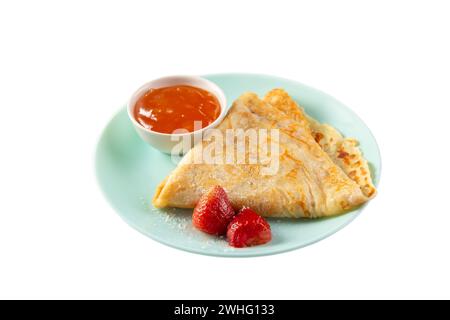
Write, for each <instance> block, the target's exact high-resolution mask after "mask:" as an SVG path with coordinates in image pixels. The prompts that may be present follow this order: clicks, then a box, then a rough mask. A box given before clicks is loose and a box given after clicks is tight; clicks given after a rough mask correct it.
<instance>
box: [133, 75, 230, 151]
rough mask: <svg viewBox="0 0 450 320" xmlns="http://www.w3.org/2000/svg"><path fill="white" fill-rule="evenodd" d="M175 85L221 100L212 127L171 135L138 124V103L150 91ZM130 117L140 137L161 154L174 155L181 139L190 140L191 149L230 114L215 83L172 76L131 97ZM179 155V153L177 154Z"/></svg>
mask: <svg viewBox="0 0 450 320" xmlns="http://www.w3.org/2000/svg"><path fill="white" fill-rule="evenodd" d="M175 85H189V86H193V87H197V88H200V89H204V90H207V91H209V92H211V93H212V94H214V95H215V96H216V97H217V100H219V104H220V114H219V117H218V118H217V119H216V120H214V122H212V123H211V124H210V125H208V126H206V127H204V128H202V129H200V130H196V131H193V132H189V133H181V134H171V133H161V132H156V131H152V130H149V129H146V128H144V127H143V126H141V125H140V124H139V122H137V120H136V119H135V118H134V116H133V114H134V107H135V105H136V101H137V100H138V99H139V98H140V97H141V96H142V95H143V94H144V93H145V92H147V91H148V90H150V89H152V88H154V89H157V88H162V87H170V86H175ZM127 109H128V116H129V117H130V120H131V122H132V123H133V125H134V128H135V129H136V131H137V133H138V134H139V136H140V137H141V138H142V140H144V141H145V142H147V143H148V144H150V145H151V146H152V147H154V148H156V149H158V150H159V151H161V152H164V153H172V151H173V150H174V147H175V146H176V145H179V143H180V141H181V139H183V138H190V141H191V142H192V143H191V145H190V146H191V147H192V145H193V142H194V141H199V139H201V136H202V134H203V132H204V131H205V130H207V129H211V128H214V127H215V126H217V125H218V124H219V123H221V122H222V120H223V118H224V117H225V115H226V114H227V112H228V109H227V100H226V98H225V94H224V92H223V91H222V89H220V88H219V87H218V86H217V85H216V84H215V83H213V82H211V81H209V80H207V79H204V78H201V77H197V76H170V77H163V78H159V79H156V80H152V81H150V82H147V83H146V84H144V85H143V86H141V87H140V88H139V89H138V90H136V92H135V93H134V94H133V95H132V96H131V98H130V100H129V102H128V105H127ZM184 151H187V150H184ZM175 153H179V152H175Z"/></svg>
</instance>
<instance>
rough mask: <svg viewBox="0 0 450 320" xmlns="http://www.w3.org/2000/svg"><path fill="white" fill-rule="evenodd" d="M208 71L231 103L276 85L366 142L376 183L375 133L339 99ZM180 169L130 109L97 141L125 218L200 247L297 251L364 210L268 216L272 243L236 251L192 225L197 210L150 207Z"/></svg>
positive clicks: (187, 246)
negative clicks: (139, 127)
mask: <svg viewBox="0 0 450 320" xmlns="http://www.w3.org/2000/svg"><path fill="white" fill-rule="evenodd" d="M205 77H206V78H208V79H209V80H211V81H213V82H215V83H216V84H217V85H219V86H220V87H221V88H222V89H223V90H224V92H225V94H226V97H227V100H228V101H229V104H231V103H232V101H234V100H235V99H236V98H237V97H238V96H239V95H241V94H242V93H243V92H246V91H253V92H256V93H257V94H258V95H260V96H263V95H264V94H265V93H266V92H267V91H269V90H270V89H273V88H284V89H285V90H286V91H287V92H288V93H289V94H290V95H291V96H292V97H293V98H294V99H295V100H296V101H297V102H298V103H299V104H300V105H302V106H303V107H304V108H305V110H306V112H307V113H308V114H309V115H311V116H312V117H314V118H316V119H317V120H319V121H320V122H325V123H329V124H331V125H332V126H334V127H335V128H337V129H339V130H340V131H341V132H342V133H343V134H344V135H345V136H351V137H355V138H356V139H358V140H359V141H360V146H361V149H362V151H363V153H364V156H365V157H366V159H367V160H368V161H369V163H370V167H371V170H372V177H373V179H374V183H375V185H377V184H378V181H379V178H380V169H381V162H380V153H379V150H378V146H377V143H376V141H375V138H374V137H373V135H372V134H371V132H370V130H369V129H368V128H367V127H366V125H365V124H364V123H363V122H362V121H361V119H360V118H359V117H358V116H357V115H356V114H355V113H353V112H352V111H351V110H350V109H349V108H347V107H346V106H345V105H343V104H342V103H340V102H339V101H337V100H336V99H334V98H332V97H330V96H329V95H327V94H325V93H323V92H320V91H318V90H315V89H313V88H310V87H308V86H305V85H303V84H301V83H298V82H295V81H291V80H287V79H282V78H277V77H272V76H266V75H255V74H214V75H208V76H205ZM174 167H175V165H174V164H173V163H172V161H171V159H170V156H168V155H166V154H163V153H161V152H159V151H158V150H155V149H153V148H152V147H151V146H149V145H147V144H146V143H144V142H143V141H142V140H141V139H140V138H139V137H138V135H137V134H136V132H135V131H134V128H133V126H132V124H131V122H130V121H129V119H128V117H127V113H126V110H125V108H123V109H122V110H121V111H120V112H119V113H118V114H116V115H115V116H114V117H113V118H112V120H111V121H110V122H109V124H108V125H107V127H106V128H105V130H104V132H103V134H102V136H101V138H100V141H99V143H98V146H97V154H96V171H97V177H98V181H99V184H100V187H101V189H102V190H103V192H104V194H105V196H106V198H107V199H108V201H109V202H110V203H111V205H112V206H113V207H114V209H115V210H116V211H117V213H118V214H119V215H120V216H121V217H122V218H123V220H125V221H126V222H127V223H128V224H129V225H130V226H132V227H133V228H135V229H136V230H138V231H140V232H141V233H143V234H145V235H147V236H148V237H150V238H152V239H154V240H156V241H159V242H161V243H163V244H166V245H168V246H171V247H174V248H178V249H182V250H186V251H190V252H194V253H200V254H205V255H214V256H227V257H250V256H262V255H269V254H275V253H280V252H285V251H289V250H293V249H298V248H301V247H304V246H306V245H309V244H312V243H314V242H317V241H319V240H321V239H323V238H325V237H328V236H329V235H331V234H333V233H335V232H336V231H338V230H339V229H341V228H342V227H344V226H345V225H347V224H348V223H350V222H351V221H352V220H353V219H354V218H355V217H356V216H357V215H358V214H359V213H360V212H361V211H362V210H363V208H364V206H362V207H360V208H358V209H357V210H354V211H352V212H349V213H346V214H344V215H340V216H337V217H333V218H325V219H318V220H303V219H269V223H270V225H271V228H272V236H273V237H272V238H273V239H272V241H271V242H269V243H267V244H265V245H261V246H255V247H250V248H243V249H235V248H232V247H230V246H228V244H227V242H226V241H225V239H220V238H216V237H213V236H209V235H207V234H204V233H202V232H200V231H198V230H196V229H194V228H193V227H192V224H191V214H192V210H181V209H169V210H159V209H156V208H154V207H152V204H151V199H152V197H153V193H154V191H155V189H156V186H157V185H158V184H159V183H160V182H161V181H162V180H163V179H164V177H165V176H166V175H168V174H169V173H170V172H171V171H172V170H173V169H174Z"/></svg>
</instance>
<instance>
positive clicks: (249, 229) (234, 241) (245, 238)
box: [227, 208, 272, 248]
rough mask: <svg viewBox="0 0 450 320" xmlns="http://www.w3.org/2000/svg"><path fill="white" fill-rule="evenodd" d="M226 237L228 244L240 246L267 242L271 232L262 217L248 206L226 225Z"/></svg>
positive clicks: (270, 237)
mask: <svg viewBox="0 0 450 320" xmlns="http://www.w3.org/2000/svg"><path fill="white" fill-rule="evenodd" d="M227 238H228V243H229V244H230V246H232V247H236V248H242V247H250V246H255V245H260V244H264V243H267V242H269V241H270V240H271V239H272V233H271V231H270V225H269V224H268V223H267V221H266V220H265V219H264V218H263V217H261V216H260V215H259V214H257V213H256V212H255V211H253V210H252V209H250V208H242V209H241V211H240V212H239V213H238V214H237V215H236V216H235V217H234V218H233V220H231V222H230V224H229V225H228V230H227Z"/></svg>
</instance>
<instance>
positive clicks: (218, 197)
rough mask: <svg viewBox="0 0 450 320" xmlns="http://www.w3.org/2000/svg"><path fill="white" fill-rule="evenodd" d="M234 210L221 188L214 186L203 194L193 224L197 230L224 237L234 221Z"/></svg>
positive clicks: (193, 216)
mask: <svg viewBox="0 0 450 320" xmlns="http://www.w3.org/2000/svg"><path fill="white" fill-rule="evenodd" d="M233 216H234V210H233V207H232V206H231V203H230V200H229V199H228V196H227V194H226V192H225V190H224V189H223V188H222V187H221V186H214V187H213V188H211V189H210V190H209V191H208V192H207V193H205V194H203V195H202V197H201V198H200V200H199V201H198V203H197V205H196V206H195V209H194V213H193V215H192V223H193V224H194V227H196V228H197V229H199V230H201V231H203V232H206V233H209V234H215V235H223V234H225V233H226V231H227V226H228V224H229V223H230V221H231V219H233Z"/></svg>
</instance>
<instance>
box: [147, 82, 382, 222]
mask: <svg viewBox="0 0 450 320" xmlns="http://www.w3.org/2000/svg"><path fill="white" fill-rule="evenodd" d="M330 128H331V127H330ZM227 129H234V130H235V131H237V132H239V133H240V134H241V135H242V134H244V135H245V132H246V130H247V129H267V130H271V129H278V130H279V131H278V132H279V136H278V138H277V139H271V138H270V137H269V138H268V141H269V143H270V146H269V147H268V148H267V149H264V150H261V149H260V148H261V146H260V145H258V146H257V148H258V150H257V154H258V155H261V154H265V153H267V154H269V155H272V154H271V152H272V153H273V150H277V153H278V154H279V156H278V157H277V160H278V166H277V168H278V170H276V172H275V173H274V174H265V173H264V170H265V169H267V167H268V166H269V165H270V164H268V162H267V161H266V162H263V161H260V162H258V163H249V161H246V162H245V163H240V162H239V161H236V158H237V155H238V154H239V153H240V152H241V153H244V155H245V159H247V160H248V159H249V158H250V157H251V155H250V151H251V150H249V148H247V149H245V150H242V148H241V147H242V146H239V144H238V143H237V142H236V141H238V138H236V137H233V138H231V140H229V139H228V140H227V141H228V142H229V143H230V144H231V146H232V148H233V153H232V154H233V155H234V158H235V159H234V161H231V162H230V161H229V160H230V159H228V153H227V152H225V148H223V149H217V148H211V150H212V154H213V156H214V158H215V159H216V160H217V161H216V162H215V163H213V164H211V163H209V162H208V163H205V162H201V161H200V162H199V161H198V159H202V157H201V156H202V155H203V154H204V152H205V150H208V148H209V147H211V146H212V144H213V143H215V142H217V141H215V139H213V138H210V139H209V140H208V139H207V140H203V141H202V142H200V143H198V144H197V145H196V146H194V148H192V149H191V150H190V151H189V152H188V153H187V154H186V155H185V156H184V158H183V159H182V161H181V162H180V163H179V165H178V166H177V167H176V168H175V170H174V171H173V172H172V173H171V174H170V175H169V176H168V177H167V178H166V179H165V180H164V181H163V182H162V183H161V184H160V185H159V186H158V188H157V190H156V193H155V196H154V198H153V205H154V206H155V207H159V208H163V207H179V208H193V207H195V205H196V203H197V202H198V200H199V198H200V197H201V195H202V194H203V193H204V192H205V191H207V190H208V189H209V188H211V187H212V186H214V185H221V186H222V187H223V188H224V189H225V190H226V191H227V193H228V197H229V199H230V201H231V203H232V205H233V206H234V207H235V208H236V209H239V208H241V207H243V206H248V207H251V208H253V209H254V210H256V211H257V212H258V213H259V214H261V215H263V216H265V217H293V218H318V217H324V216H332V215H336V214H340V213H343V212H346V211H348V210H351V209H353V208H355V207H357V206H359V205H361V204H362V203H364V202H366V201H367V200H368V199H369V198H370V197H372V196H373V195H374V194H375V191H374V190H375V188H374V187H373V185H372V182H371V180H370V172H369V171H368V167H367V162H366V161H365V160H364V159H363V158H362V155H361V153H360V152H359V150H358V148H357V147H356V145H354V144H353V143H351V141H350V142H349V141H346V140H345V139H344V138H343V137H342V136H341V135H340V134H339V133H338V132H337V131H336V130H334V129H333V130H331V131H329V132H328V127H326V126H324V125H321V124H319V123H317V122H316V121H315V120H313V119H311V118H309V117H307V116H306V114H305V113H304V111H303V110H302V109H300V108H299V107H298V106H297V104H296V103H295V102H294V101H293V100H292V99H291V98H290V97H289V95H288V94H287V93H286V92H284V91H282V90H279V89H277V90H272V91H271V92H269V93H268V94H267V95H266V97H265V98H264V100H261V99H259V98H258V96H257V95H256V94H253V93H246V94H243V95H242V96H241V97H240V98H238V99H237V100H236V101H235V102H234V103H233V106H232V107H231V109H230V111H229V113H228V115H227V116H226V118H225V119H224V120H223V122H222V123H221V124H220V125H219V126H218V130H220V131H219V132H220V133H221V134H222V135H223V136H226V132H227ZM239 129H241V130H239ZM318 134H321V135H323V137H321V138H322V139H323V141H322V139H317V136H318ZM268 136H270V134H268ZM216 137H217V136H216ZM244 138H245V137H244ZM325 140H326V142H325ZM352 141H353V140H352ZM267 150H269V151H267ZM253 151H254V150H253ZM341 151H343V152H345V154H344V153H343V152H341ZM347 154H348V155H347ZM266 158H267V159H271V158H270V156H268V157H266ZM267 159H266V160H267ZM344 159H349V160H348V161H345V160H344ZM350 160H351V162H350ZM271 161H274V159H273V158H272V160H271ZM354 161H359V163H358V167H357V168H358V169H359V171H358V172H357V173H356V174H354V173H352V172H353V170H357V169H356V165H354V163H355V162H354ZM361 168H362V169H365V170H367V175H363V173H362V172H361V171H362V170H361ZM366 177H368V179H369V181H368V182H367V183H365V184H363V183H362V182H361V181H360V180H361V179H362V180H364V181H365V178H366ZM366 185H368V186H369V188H367V186H366ZM371 188H373V190H372V189H371Z"/></svg>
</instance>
